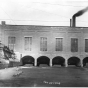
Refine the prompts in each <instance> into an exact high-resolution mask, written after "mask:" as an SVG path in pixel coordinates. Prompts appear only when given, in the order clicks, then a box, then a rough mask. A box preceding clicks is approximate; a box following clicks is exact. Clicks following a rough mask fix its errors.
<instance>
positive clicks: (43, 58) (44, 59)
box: [37, 56, 50, 66]
mask: <svg viewBox="0 0 88 88" xmlns="http://www.w3.org/2000/svg"><path fill="white" fill-rule="evenodd" d="M40 64H47V65H48V66H49V64H50V59H49V58H48V57H47V56H40V57H39V58H38V59H37V66H39V65H40Z"/></svg>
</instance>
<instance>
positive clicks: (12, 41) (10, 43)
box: [8, 36, 16, 50]
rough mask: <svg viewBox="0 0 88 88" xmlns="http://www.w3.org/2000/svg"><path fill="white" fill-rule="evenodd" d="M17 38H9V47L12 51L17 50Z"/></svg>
mask: <svg viewBox="0 0 88 88" xmlns="http://www.w3.org/2000/svg"><path fill="white" fill-rule="evenodd" d="M15 43H16V37H13V36H9V37H8V46H9V48H10V49H11V50H14V49H15Z"/></svg>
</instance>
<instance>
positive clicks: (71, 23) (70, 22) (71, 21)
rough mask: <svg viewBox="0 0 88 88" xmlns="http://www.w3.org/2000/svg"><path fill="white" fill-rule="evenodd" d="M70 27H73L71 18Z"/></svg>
mask: <svg viewBox="0 0 88 88" xmlns="http://www.w3.org/2000/svg"><path fill="white" fill-rule="evenodd" d="M70 27H72V19H70Z"/></svg>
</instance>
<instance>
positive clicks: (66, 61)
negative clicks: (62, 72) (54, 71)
mask: <svg viewBox="0 0 88 88" xmlns="http://www.w3.org/2000/svg"><path fill="white" fill-rule="evenodd" d="M65 67H68V60H67V59H65Z"/></svg>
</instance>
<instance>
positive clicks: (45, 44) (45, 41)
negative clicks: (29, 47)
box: [40, 37, 47, 51]
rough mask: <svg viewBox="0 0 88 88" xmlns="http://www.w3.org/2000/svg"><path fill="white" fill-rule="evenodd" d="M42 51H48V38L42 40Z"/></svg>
mask: <svg viewBox="0 0 88 88" xmlns="http://www.w3.org/2000/svg"><path fill="white" fill-rule="evenodd" d="M40 51H47V38H46V37H41V38H40Z"/></svg>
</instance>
